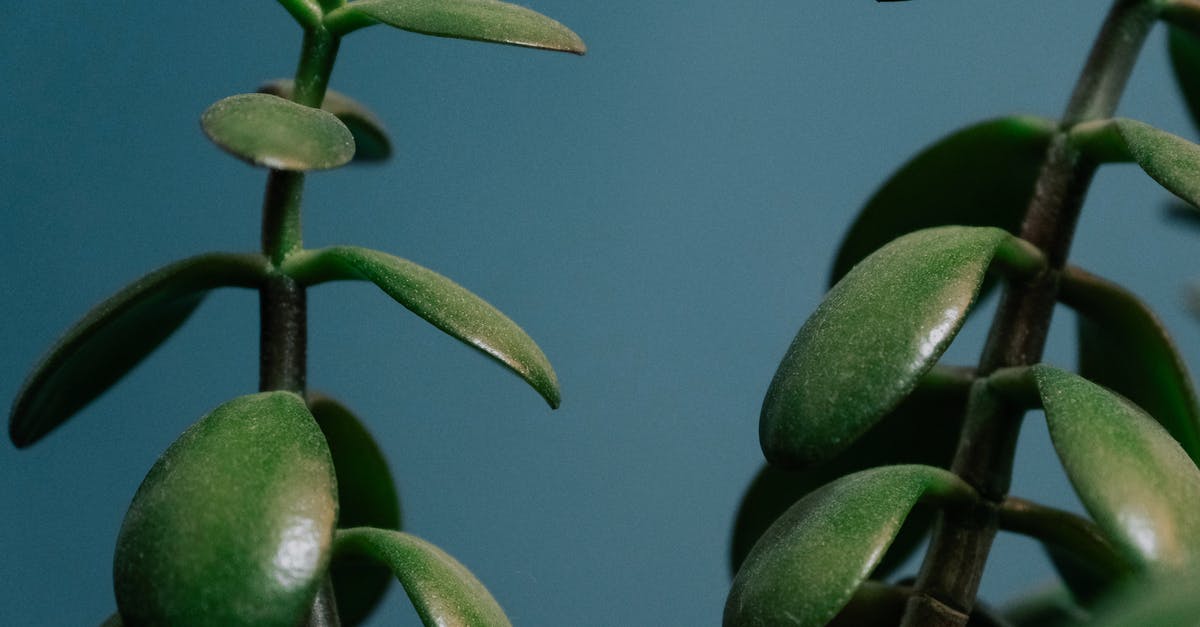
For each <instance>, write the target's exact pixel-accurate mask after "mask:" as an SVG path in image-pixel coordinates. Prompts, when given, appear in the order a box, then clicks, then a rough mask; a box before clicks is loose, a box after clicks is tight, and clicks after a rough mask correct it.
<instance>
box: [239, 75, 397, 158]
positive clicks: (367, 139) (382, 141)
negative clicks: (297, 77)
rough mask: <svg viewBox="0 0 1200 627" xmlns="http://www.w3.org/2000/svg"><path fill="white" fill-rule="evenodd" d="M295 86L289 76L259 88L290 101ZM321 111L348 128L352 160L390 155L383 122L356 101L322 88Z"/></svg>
mask: <svg viewBox="0 0 1200 627" xmlns="http://www.w3.org/2000/svg"><path fill="white" fill-rule="evenodd" d="M294 88H295V82H294V81H293V80H292V79H288V78H281V79H276V80H273V81H271V82H269V83H266V84H264V85H263V86H261V87H259V88H258V91H259V92H260V93H264V94H271V95H273V96H279V97H280V98H285V99H287V100H291V99H292V91H293V90H294ZM321 110H323V111H328V112H329V113H332V114H334V115H335V116H337V119H339V120H341V121H342V124H345V125H346V128H348V129H350V134H351V135H353V136H354V161H383V160H384V159H387V158H388V157H390V156H391V155H392V140H391V139H389V138H388V132H387V129H385V128H384V127H383V122H380V121H379V118H378V117H377V116H376V115H375V114H374V113H372V112H371V110H370V109H368V108H367V107H366V106H364V105H362V104H360V103H359V102H358V101H357V100H354V99H353V98H351V97H349V96H347V95H345V94H342V93H340V92H336V91H334V90H332V89H329V90H326V91H325V100H324V102H322V103H321Z"/></svg>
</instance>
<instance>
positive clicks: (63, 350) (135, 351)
mask: <svg viewBox="0 0 1200 627" xmlns="http://www.w3.org/2000/svg"><path fill="white" fill-rule="evenodd" d="M268 266H269V262H268V261H267V259H266V258H265V257H263V256H261V255H237V254H228V253H212V254H207V255H199V256H196V257H192V258H189V259H184V260H183V261H178V262H176V263H173V264H171V265H169V266H166V267H163V268H160V269H158V270H155V271H154V272H151V273H150V274H147V275H146V276H144V277H142V278H140V279H138V280H137V281H135V282H133V283H132V284H130V285H129V286H127V287H125V288H124V289H122V290H121V291H119V292H117V293H116V294H114V295H112V296H110V297H109V298H108V299H106V300H105V301H103V302H101V303H100V304H99V305H97V306H96V307H94V308H93V309H92V310H91V311H89V312H88V313H87V315H85V316H84V317H83V319H82V320H80V321H79V322H77V323H75V325H74V326H73V327H71V328H70V329H69V330H68V331H67V332H66V334H65V335H63V337H62V338H61V339H60V340H58V342H57V343H56V344H55V345H54V346H53V347H52V348H51V349H50V351H49V352H48V353H46V355H45V356H44V357H42V360H41V362H39V363H38V365H37V366H36V367H35V368H34V369H33V371H32V372H31V373H30V375H29V378H27V379H26V380H25V384H24V385H22V386H21V390H20V391H19V392H18V393H17V399H16V401H15V402H14V403H13V408H12V413H11V414H9V422H8V434H9V437H11V438H12V441H13V444H16V445H17V446H18V447H25V446H29V445H30V444H32V443H34V442H36V441H37V440H39V439H41V438H42V436H44V435H46V434H47V433H49V432H50V431H51V430H52V429H54V428H55V427H57V426H58V425H60V424H62V423H63V422H64V421H66V420H67V419H68V418H70V417H71V416H72V415H74V414H75V412H77V411H79V410H80V409H82V408H83V407H84V406H86V405H87V404H88V403H90V402H91V401H92V400H94V399H95V398H96V397H98V396H100V395H101V394H103V393H104V392H105V391H106V390H108V388H110V387H112V385H113V384H115V383H116V382H117V381H119V380H120V379H121V377H123V376H125V374H126V373H128V372H129V371H130V370H132V369H133V367H134V366H136V365H137V364H138V363H140V362H141V361H142V359H143V358H145V357H146V356H147V355H149V354H150V353H151V352H153V351H154V349H155V348H157V347H158V346H159V345H160V344H162V343H163V342H164V341H165V340H166V339H167V338H168V337H170V335H171V334H172V333H173V332H174V331H175V330H176V329H178V328H179V326H180V325H182V324H183V323H184V322H185V321H186V320H187V318H188V316H190V315H191V313H192V312H193V311H195V309H196V307H198V306H199V305H200V301H201V300H203V298H204V296H205V294H207V293H208V291H209V290H211V289H214V288H217V287H224V286H238V287H251V288H253V287H258V285H259V284H260V283H261V282H262V280H263V279H264V277H265V276H266V274H267V268H268Z"/></svg>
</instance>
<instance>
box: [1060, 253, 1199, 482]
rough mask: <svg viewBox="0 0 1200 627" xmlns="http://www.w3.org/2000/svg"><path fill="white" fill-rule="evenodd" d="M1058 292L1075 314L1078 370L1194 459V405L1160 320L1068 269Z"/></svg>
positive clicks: (1128, 297)
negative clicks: (1150, 420)
mask: <svg viewBox="0 0 1200 627" xmlns="http://www.w3.org/2000/svg"><path fill="white" fill-rule="evenodd" d="M1059 296H1060V298H1061V299H1062V301H1063V302H1064V303H1066V304H1067V305H1069V306H1070V307H1071V308H1072V309H1074V310H1075V311H1076V312H1078V313H1079V374H1080V375H1082V376H1083V377H1084V378H1087V379H1089V380H1091V381H1094V382H1096V383H1099V384H1100V385H1103V386H1105V387H1107V388H1109V389H1112V390H1115V391H1116V392H1119V393H1120V394H1122V395H1123V396H1125V397H1126V398H1128V399H1129V400H1131V401H1133V402H1134V403H1135V404H1136V405H1138V406H1139V407H1141V408H1142V409H1144V410H1146V412H1147V413H1149V414H1150V415H1151V416H1152V417H1154V419H1155V420H1157V421H1158V422H1159V423H1160V424H1161V425H1162V426H1163V427H1164V428H1165V429H1166V430H1167V431H1168V432H1169V433H1170V434H1171V436H1172V437H1174V438H1175V440H1176V441H1178V442H1179V444H1180V446H1182V447H1183V450H1185V451H1187V452H1188V454H1189V455H1190V456H1191V458H1192V460H1193V461H1196V462H1198V463H1200V404H1198V403H1197V400H1196V391H1195V388H1193V386H1192V377H1191V374H1189V373H1188V370H1187V366H1186V365H1185V364H1184V361H1183V357H1181V356H1180V354H1179V351H1178V350H1177V349H1176V348H1175V344H1174V342H1172V341H1171V337H1170V335H1168V334H1167V330H1166V328H1165V327H1164V326H1163V324H1162V322H1161V321H1160V320H1159V319H1158V317H1157V316H1155V315H1154V312H1152V311H1150V308H1149V307H1147V306H1146V304H1145V303H1143V302H1142V301H1141V300H1139V299H1138V298H1137V297H1136V296H1134V295H1133V294H1131V293H1129V292H1128V291H1126V290H1125V289H1124V288H1122V287H1121V286H1119V285H1117V284H1115V283H1112V282H1109V281H1106V280H1104V279H1101V278H1100V277H1097V276H1095V275H1092V274H1089V273H1087V272H1084V271H1083V270H1080V269H1078V268H1070V269H1068V270H1067V271H1066V272H1065V273H1064V274H1063V280H1062V283H1061V290H1060V292H1059Z"/></svg>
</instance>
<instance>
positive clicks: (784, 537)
mask: <svg viewBox="0 0 1200 627" xmlns="http://www.w3.org/2000/svg"><path fill="white" fill-rule="evenodd" d="M974 498H976V497H975V495H974V491H972V490H971V488H970V487H968V486H967V485H966V484H965V483H963V482H962V481H961V480H960V479H958V478H957V477H955V476H954V475H953V474H952V473H950V472H949V471H946V470H941V469H939V468H931V467H928V466H887V467H883V468H874V469H871V470H865V471H862V472H859V473H856V474H853V475H850V476H847V477H843V478H842V479H839V480H838V481H836V482H834V483H831V484H829V485H827V486H825V487H824V488H822V489H820V490H818V491H816V492H813V493H812V494H810V495H808V496H807V497H805V498H804V499H803V500H801V501H800V502H798V503H796V504H795V505H793V506H792V507H791V509H789V510H788V511H787V512H786V513H785V514H784V515H783V516H782V517H780V518H779V520H777V521H776V522H775V524H774V525H771V528H770V529H768V530H767V532H766V534H764V535H763V537H762V539H760V540H759V541H758V543H757V544H755V545H754V549H753V550H751V551H750V555H749V556H747V558H746V562H745V563H744V564H743V565H742V568H741V570H739V571H738V574H737V577H735V578H734V580H733V588H732V590H731V591H730V594H729V599H728V601H727V602H726V604H725V625H727V626H748V625H785V624H786V625H796V626H798V627H805V626H809V625H811V626H814V627H815V626H818V625H824V624H826V623H827V622H829V620H830V619H832V618H833V617H834V616H836V615H837V614H838V612H840V611H841V610H842V608H843V607H845V606H846V604H847V603H848V602H849V601H850V599H851V597H852V596H853V595H854V592H855V590H857V589H858V588H859V585H860V584H861V583H862V582H863V581H864V580H865V579H866V578H867V576H868V575H869V574H870V573H871V571H872V570H874V568H875V566H876V565H877V564H878V563H879V560H880V559H881V558H882V557H883V554H884V552H885V551H886V550H887V547H888V545H890V544H891V543H892V539H893V538H895V536H896V533H897V532H899V530H900V527H901V525H902V524H903V523H904V519H905V518H906V517H907V516H908V514H909V512H910V511H911V510H912V508H913V507H914V506H915V505H916V504H917V503H918V501H921V500H924V499H931V500H934V501H937V502H938V503H939V504H945V503H947V502H955V503H965V502H969V501H971V500H972V499H974Z"/></svg>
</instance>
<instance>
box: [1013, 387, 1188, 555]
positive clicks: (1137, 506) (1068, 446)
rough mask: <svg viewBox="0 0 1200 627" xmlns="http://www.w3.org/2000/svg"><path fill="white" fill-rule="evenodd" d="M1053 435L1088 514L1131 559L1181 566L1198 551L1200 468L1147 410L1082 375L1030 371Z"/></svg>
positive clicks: (1064, 464)
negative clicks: (1144, 410) (1147, 413)
mask: <svg viewBox="0 0 1200 627" xmlns="http://www.w3.org/2000/svg"><path fill="white" fill-rule="evenodd" d="M1030 372H1031V374H1032V377H1033V379H1034V382H1035V383H1036V385H1037V391H1038V393H1039V394H1040V396H1041V399H1042V404H1043V406H1044V407H1045V410H1046V422H1047V423H1048V425H1049V427H1050V438H1051V440H1052V441H1053V442H1054V448H1055V450H1056V451H1057V452H1058V456H1059V458H1060V459H1061V460H1062V463H1063V467H1064V468H1065V469H1066V471H1067V476H1068V477H1069V478H1070V480H1071V484H1072V485H1073V486H1074V487H1075V491H1076V492H1077V493H1078V494H1079V498H1080V500H1081V501H1082V502H1083V505H1084V507H1086V508H1087V510H1088V513H1090V514H1091V515H1092V518H1093V519H1095V521H1096V523H1097V524H1098V525H1099V526H1100V528H1101V529H1102V530H1104V532H1105V534H1106V535H1107V536H1108V537H1109V539H1110V540H1112V541H1113V543H1114V544H1115V546H1116V548H1117V550H1118V551H1119V552H1120V553H1121V554H1122V555H1123V556H1124V557H1125V558H1126V559H1127V560H1129V561H1130V562H1131V563H1132V564H1135V565H1137V566H1138V567H1139V568H1142V569H1147V570H1151V571H1163V570H1179V569H1183V568H1187V567H1191V566H1193V565H1196V564H1197V563H1198V557H1200V509H1197V507H1196V504H1197V503H1200V470H1198V469H1197V468H1196V465H1195V464H1194V463H1193V462H1192V460H1191V459H1190V458H1189V457H1188V456H1187V453H1185V452H1184V451H1183V449H1182V448H1180V447H1179V445H1178V444H1177V443H1176V442H1175V440H1174V439H1172V438H1171V436H1170V434H1168V433H1167V432H1166V431H1164V430H1163V428H1162V427H1161V426H1159V424H1158V423H1157V422H1154V420H1153V419H1152V418H1150V416H1148V415H1146V413H1145V412H1143V411H1142V410H1141V409H1139V408H1138V407H1137V406H1135V405H1133V404H1132V403H1130V402H1128V401H1126V400H1125V399H1123V398H1121V397H1119V396H1117V395H1115V394H1113V393H1112V392H1110V391H1108V390H1106V389H1104V388H1103V387H1100V386H1099V385H1096V384H1095V383H1092V382H1090V381H1088V380H1086V379H1084V378H1082V377H1079V376H1077V375H1074V374H1071V373H1068V372H1066V371H1063V370H1059V369H1057V368H1052V367H1050V366H1043V365H1039V366H1034V367H1032V368H1031V369H1030Z"/></svg>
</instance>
